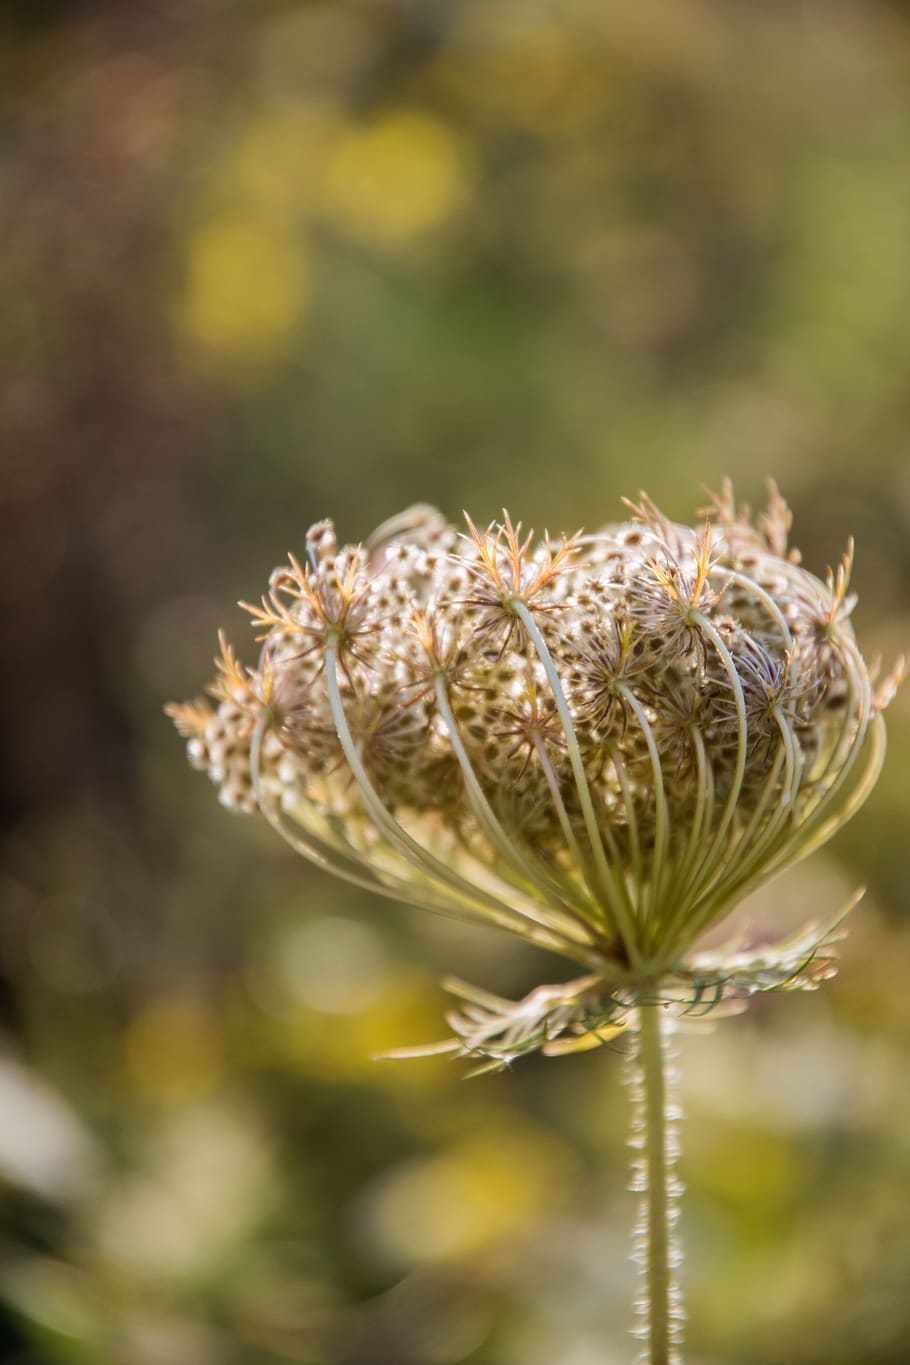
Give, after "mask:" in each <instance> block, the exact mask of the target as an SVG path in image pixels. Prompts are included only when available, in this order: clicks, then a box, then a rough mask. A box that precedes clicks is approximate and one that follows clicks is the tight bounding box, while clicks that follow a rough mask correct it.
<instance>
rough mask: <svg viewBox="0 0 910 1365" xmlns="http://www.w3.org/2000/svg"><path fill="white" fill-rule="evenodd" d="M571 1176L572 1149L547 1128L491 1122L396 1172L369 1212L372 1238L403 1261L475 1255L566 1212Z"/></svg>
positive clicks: (380, 1189) (377, 1192)
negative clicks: (563, 1208) (559, 1209)
mask: <svg viewBox="0 0 910 1365" xmlns="http://www.w3.org/2000/svg"><path fill="white" fill-rule="evenodd" d="M572 1173H573V1171H572V1162H571V1158H570V1157H569V1155H568V1153H567V1152H566V1149H565V1148H564V1147H563V1146H562V1145H561V1144H560V1143H559V1142H558V1140H557V1139H556V1138H555V1137H554V1136H552V1135H551V1134H549V1133H547V1132H546V1131H545V1130H544V1129H541V1128H539V1127H537V1126H536V1125H534V1124H531V1123H528V1122H524V1123H522V1124H521V1125H520V1126H519V1125H518V1124H501V1123H490V1124H489V1126H488V1127H487V1128H486V1129H485V1130H481V1131H479V1132H477V1133H476V1134H475V1135H473V1136H471V1137H469V1138H467V1139H465V1140H464V1141H461V1142H459V1143H456V1144H455V1145H454V1146H453V1147H451V1148H450V1149H449V1150H448V1151H445V1152H442V1153H441V1154H440V1155H439V1156H435V1157H430V1158H424V1159H420V1160H416V1161H412V1162H408V1163H407V1164H406V1165H404V1166H401V1167H399V1168H398V1170H396V1171H393V1172H391V1173H390V1174H389V1175H388V1176H387V1177H386V1178H385V1179H384V1181H383V1182H382V1184H381V1185H380V1186H379V1187H378V1188H377V1189H376V1190H375V1191H374V1192H373V1194H372V1196H371V1199H370V1201H369V1205H368V1208H367V1209H366V1211H365V1212H366V1221H367V1225H368V1228H369V1232H370V1236H371V1237H372V1238H373V1239H374V1241H375V1242H376V1243H377V1245H378V1246H379V1247H380V1248H381V1249H382V1250H383V1252H384V1253H385V1254H386V1255H387V1256H389V1257H390V1258H391V1259H392V1260H394V1261H395V1262H397V1263H404V1264H418V1263H420V1262H421V1261H428V1260H447V1259H449V1258H452V1257H456V1258H457V1257H461V1256H466V1255H471V1254H473V1253H475V1252H477V1251H479V1250H481V1249H482V1248H484V1247H486V1246H489V1245H491V1244H495V1243H497V1242H502V1241H508V1240H509V1239H511V1238H513V1237H516V1236H519V1235H521V1234H522V1233H524V1232H525V1231H526V1230H527V1229H528V1228H529V1227H531V1226H533V1225H534V1224H535V1223H537V1222H538V1221H539V1220H540V1219H541V1218H543V1217H545V1216H546V1215H547V1214H548V1213H550V1212H552V1211H553V1209H554V1208H557V1207H559V1206H560V1205H561V1203H562V1202H563V1201H564V1199H565V1198H566V1195H567V1191H568V1188H569V1185H570V1183H571V1178H572Z"/></svg>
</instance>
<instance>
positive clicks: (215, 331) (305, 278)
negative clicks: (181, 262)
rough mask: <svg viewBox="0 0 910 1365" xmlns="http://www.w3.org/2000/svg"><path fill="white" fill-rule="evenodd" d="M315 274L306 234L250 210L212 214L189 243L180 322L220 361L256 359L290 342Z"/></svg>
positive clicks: (270, 355)
mask: <svg viewBox="0 0 910 1365" xmlns="http://www.w3.org/2000/svg"><path fill="white" fill-rule="evenodd" d="M309 279H310V267H309V260H308V258H307V254H306V251H305V249H304V248H303V247H302V246H301V244H300V243H299V242H297V241H290V240H288V239H287V238H286V237H284V236H282V235H281V234H279V233H275V232H274V231H269V230H268V229H267V228H266V227H264V226H263V225H261V224H260V223H259V222H257V221H256V220H255V219H253V218H250V217H245V216H243V215H237V214H229V215H225V216H223V217H215V218H212V219H210V220H209V221H208V222H206V223H204V224H202V226H201V227H199V228H198V229H197V230H196V232H195V233H194V234H193V235H192V236H191V238H190V240H189V243H188V245H187V278H186V286H185V293H184V297H183V300H182V309H181V322H182V324H183V327H184V328H185V330H186V332H187V333H188V334H189V336H190V337H191V338H192V339H193V340H194V341H195V342H196V343H197V344H198V345H199V346H200V347H201V348H202V350H203V351H205V352H207V353H208V357H209V358H210V359H211V360H213V361H214V362H215V363H216V364H218V365H226V366H227V367H229V368H233V367H237V368H240V367H246V366H249V365H252V366H254V367H255V366H256V364H257V363H262V362H264V361H268V360H271V359H273V358H274V357H275V355H276V354H277V353H280V352H281V351H282V350H283V348H284V347H285V346H286V344H287V342H288V340H289V338H290V336H291V334H292V332H293V330H294V329H295V327H296V326H297V325H298V323H299V321H300V319H301V318H302V316H303V315H304V314H305V312H306V308H307V302H308V297H309Z"/></svg>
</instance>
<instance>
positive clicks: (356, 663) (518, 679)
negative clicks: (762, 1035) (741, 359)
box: [170, 488, 893, 1060]
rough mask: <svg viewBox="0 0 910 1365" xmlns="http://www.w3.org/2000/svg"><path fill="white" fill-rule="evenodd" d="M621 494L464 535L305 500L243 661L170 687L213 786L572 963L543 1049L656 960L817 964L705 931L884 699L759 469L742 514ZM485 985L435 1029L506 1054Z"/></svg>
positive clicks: (808, 815) (780, 973) (831, 791)
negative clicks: (805, 563) (750, 503)
mask: <svg viewBox="0 0 910 1365" xmlns="http://www.w3.org/2000/svg"><path fill="white" fill-rule="evenodd" d="M630 506H631V510H632V520H630V521H628V522H625V523H623V524H621V525H613V526H608V527H606V528H605V529H604V530H602V531H599V532H597V533H595V534H588V535H582V534H580V533H579V534H578V535H575V536H572V537H568V538H563V539H561V540H560V541H559V542H557V543H553V542H552V541H551V540H550V539H549V538H548V537H544V539H543V540H542V541H540V542H537V543H536V544H535V542H534V539H533V536H531V535H527V534H524V533H522V530H521V526H520V524H513V522H512V521H511V519H510V517H509V516H508V514H504V516H503V520H502V522H501V523H494V524H492V525H490V526H488V527H487V528H486V530H485V531H479V530H478V529H477V527H476V526H475V525H474V523H473V522H472V521H471V520H470V519H469V518H467V519H466V521H467V529H466V532H465V533H459V532H458V531H457V530H456V529H455V528H454V527H452V526H450V525H448V524H447V523H446V521H445V520H444V519H443V518H442V516H441V515H440V514H439V513H437V512H435V511H434V510H433V509H431V508H426V507H419V508H415V509H413V510H412V511H411V512H410V513H404V514H402V515H401V516H399V517H396V518H394V519H393V520H392V521H391V522H388V523H386V524H385V525H384V526H383V527H380V528H379V530H378V531H377V532H376V533H374V535H373V536H372V537H371V538H370V539H369V540H368V542H367V543H366V545H364V546H346V547H342V548H339V546H338V544H337V541H336V537H335V533H334V528H333V527H332V525H331V523H329V522H321V523H319V524H318V525H317V526H315V527H313V528H312V529H311V531H310V532H309V534H308V536H307V543H306V560H305V562H304V563H303V564H301V563H299V562H298V561H297V560H296V559H294V558H293V557H292V558H291V560H290V563H289V566H288V567H285V568H280V569H276V570H275V572H274V573H273V575H272V579H271V582H270V586H269V591H268V593H267V594H266V596H265V597H263V599H262V602H261V605H260V606H256V607H250V608H248V610H249V611H250V613H251V615H252V616H253V619H254V622H255V624H256V625H257V627H258V628H259V632H260V633H259V639H260V641H261V644H262V649H261V653H260V657H259V662H258V665H257V666H256V668H254V669H251V670H249V671H247V672H244V671H243V670H242V669H241V667H240V666H239V664H238V663H237V660H236V657H235V656H234V654H233V652H232V651H231V650H230V648H229V647H228V646H227V645H226V644H222V656H221V660H220V663H219V666H218V670H219V671H218V677H217V679H216V682H215V684H214V685H213V687H212V689H210V690H211V693H212V696H213V699H214V701H215V703H216V704H215V706H214V707H213V706H209V705H208V704H207V703H194V704H192V705H189V706H176V707H172V708H170V714H171V715H172V716H173V718H174V720H175V722H176V723H177V725H178V728H179V729H180V731H181V733H182V734H184V735H185V736H186V737H187V739H188V747H189V755H190V759H191V761H192V762H193V764H194V766H196V767H199V768H202V769H204V770H207V771H208V773H209V776H210V777H211V779H212V780H213V781H214V782H215V783H216V785H217V786H218V788H219V793H220V796H221V799H222V801H223V802H224V803H225V804H226V805H228V806H231V807H234V808H236V809H239V810H243V811H256V810H258V811H259V812H260V813H261V814H262V815H263V816H264V817H265V818H266V819H267V820H268V821H269V822H270V823H271V824H272V825H274V827H275V828H276V829H277V830H278V831H279V832H280V833H281V834H282V835H283V836H284V837H285V838H286V839H287V840H288V842H289V843H291V844H292V846H293V847H294V848H296V849H297V850H298V851H299V852H301V853H303V854H304V855H305V856H307V857H308V858H310V859H312V860H313V861H314V862H316V863H318V864H319V865H320V866H322V867H324V868H326V869H327V870H329V871H331V872H334V873H336V874H337V875H339V876H341V877H345V878H347V879H348V880H350V881H353V882H356V883H357V884H359V885H362V886H367V887H369V888H371V889H372V890H375V891H377V892H380V893H382V894H385V895H388V896H391V897H394V898H396V899H399V900H403V901H406V902H409V903H412V904H419V905H423V906H426V907H428V908H431V909H435V910H439V911H442V912H444V913H448V914H453V915H457V916H459V917H462V918H467V919H471V920H474V921H479V922H485V923H492V924H495V925H497V926H499V927H500V928H502V929H506V930H508V931H510V932H512V933H515V934H518V935H520V936H521V937H523V938H525V939H527V940H528V941H530V942H532V943H535V944H539V945H541V946H543V947H546V948H549V949H553V950H555V951H558V952H561V953H563V954H564V955H565V956H566V957H568V958H570V959H572V960H574V961H576V962H578V963H580V964H582V965H583V967H584V968H585V970H586V972H587V973H588V975H587V976H585V977H584V978H582V980H581V982H580V983H574V986H573V983H568V985H567V986H566V987H563V988H558V989H557V988H552V990H551V988H546V989H545V990H538V991H537V992H535V993H534V996H533V1001H534V1006H533V1008H531V1007H529V1006H528V1004H527V1002H524V1003H523V1005H522V1006H521V1007H516V1008H519V1009H520V1010H521V1011H523V1012H522V1013H521V1016H520V1027H518V1029H517V1033H516V1029H515V1028H512V1029H511V1032H510V1027H509V1020H508V1017H507V1016H503V1017H505V1023H504V1024H503V1030H504V1036H506V1037H507V1038H517V1037H520V1038H521V1039H523V1040H524V1039H531V1040H533V1045H534V1046H537V1045H540V1042H541V1040H543V1042H544V1043H545V1045H546V1046H547V1047H548V1048H549V1049H550V1050H551V1051H552V1050H558V1049H557V1048H556V1046H555V1045H556V1044H557V1042H558V1037H559V1035H560V1034H561V1033H564V1032H568V1033H569V1034H570V1035H575V1034H577V1035H578V1036H580V1037H586V1036H588V1035H589V1034H599V1035H600V1036H601V1037H602V1036H604V1030H607V1033H609V1032H610V1031H611V1030H612V1029H613V1027H614V1024H615V1022H616V1020H617V1019H620V1020H621V1018H622V1016H623V1011H624V1010H625V1009H628V1008H629V1007H630V1006H631V1005H632V1004H634V1003H635V1001H636V1000H637V999H640V998H642V994H643V993H645V994H647V993H648V992H652V993H653V992H654V991H655V990H657V989H667V988H668V986H667V983H672V982H676V983H677V984H679V983H682V987H681V989H683V991H684V994H685V993H686V992H688V995H687V996H686V998H687V999H689V1000H690V1002H691V1000H692V999H697V1000H699V1001H700V1000H701V998H702V997H703V996H704V995H705V994H706V993H707V994H708V996H710V994H711V992H714V993H715V994H717V995H718V998H719V997H720V995H723V994H724V993H726V994H730V993H734V994H736V993H737V992H738V993H739V994H748V993H749V991H750V990H751V989H768V988H772V987H773V988H779V987H781V986H783V985H785V984H791V985H792V984H794V983H796V984H803V985H814V984H816V983H817V980H818V979H819V977H820V975H824V974H825V972H824V971H823V970H822V969H821V968H820V966H819V963H820V962H821V963H823V964H825V966H827V965H828V964H829V963H830V954H827V955H826V954H825V951H823V949H822V948H820V947H819V944H822V945H824V946H825V948H826V946H827V944H828V942H829V939H828V937H826V936H825V935H823V936H822V939H821V940H815V941H814V943H815V947H814V948H813V947H812V946H811V945H810V946H809V947H808V948H807V946H806V942H805V941H804V940H803V939H800V940H798V941H797V945H796V948H795V949H794V947H793V944H792V943H791V944H789V945H787V946H786V950H784V951H783V952H782V955H778V958H777V959H773V954H772V955H771V956H769V955H768V954H765V956H764V957H763V958H761V960H760V961H759V960H758V959H756V960H755V962H754V963H753V964H752V967H751V968H750V970H751V971H752V975H751V977H750V976H749V972H748V971H747V970H746V967H747V966H748V964H745V965H744V960H742V959H737V960H736V961H735V962H732V963H731V966H730V970H729V971H728V972H726V973H725V970H724V968H723V966H722V964H718V963H717V962H716V961H715V960H711V961H710V962H709V961H708V960H707V959H704V960H701V961H700V959H699V956H698V953H697V940H698V939H699V937H700V936H701V935H702V934H703V933H704V932H705V931H706V930H707V929H708V928H710V927H711V926H712V925H713V924H715V923H716V922H717V921H718V920H719V919H720V918H721V917H722V916H723V915H724V914H725V913H726V912H727V911H728V910H729V909H730V908H731V907H732V906H733V905H734V904H736V903H737V902H738V901H739V900H740V899H742V897H744V896H745V895H746V894H747V893H748V892H750V891H751V890H752V889H754V887H756V886H757V885H758V884H759V883H761V882H763V881H765V880H766V879H767V878H768V877H770V876H772V875H773V874H775V873H777V872H779V871H780V870H781V869H783V868H784V867H787V866H789V865H790V864H792V863H793V862H795V861H796V860H797V859H799V858H801V857H803V856H805V855H806V854H807V853H809V852H810V851H812V850H813V849H815V848H817V847H818V846H819V845H820V844H821V843H823V842H824V841H825V840H826V839H828V838H829V837H830V836H831V835H832V834H833V833H834V832H835V831H836V830H837V829H838V828H839V827H840V825H841V824H842V823H843V822H844V821H845V820H846V819H847V818H848V817H849V816H850V815H851V814H852V813H853V812H854V811H855V810H856V809H857V807H858V806H859V804H860V803H861V802H862V801H863V799H864V798H865V796H866V795H867V794H868V792H869V790H870V789H871V786H872V784H873V782H874V780H875V777H876V775H877V772H878V769H879V766H880V764H881V760H882V757H883V753H884V739H883V724H882V720H881V716H880V714H879V712H880V710H881V707H882V705H883V704H884V702H885V701H886V700H888V699H890V694H891V693H892V692H893V685H891V686H889V685H886V686H885V687H884V688H883V689H881V690H880V692H879V693H878V694H877V695H876V694H874V692H873V688H872V683H871V681H870V675H869V670H868V669H867V667H866V665H865V663H864V661H863V659H862V656H861V655H860V652H859V650H858V648H857V645H856V640H855V637H854V633H853V629H852V625H851V623H850V620H849V616H850V611H851V609H852V606H853V602H854V599H853V597H852V596H851V595H850V593H849V571H850V557H849V556H848V557H846V558H845V560H844V563H843V564H842V565H841V567H840V569H839V570H838V571H837V572H836V573H833V574H832V573H829V575H828V578H827V580H825V581H822V580H820V579H818V578H816V577H814V576H813V575H812V574H810V573H808V572H807V571H806V570H805V569H803V568H802V567H801V566H800V564H799V556H798V554H796V553H795V552H793V551H790V550H788V548H787V533H788V530H789V523H790V517H789V511H788V509H787V508H786V505H785V504H784V503H783V500H782V499H781V498H780V495H779V494H778V493H777V491H776V489H773V488H772V495H771V503H770V507H769V509H768V512H767V513H766V514H765V515H764V516H762V517H760V518H758V520H757V521H755V522H753V521H752V519H751V518H750V516H749V515H748V513H747V512H746V511H745V510H743V509H740V508H737V507H736V505H735V503H734V502H733V498H732V493H731V492H730V490H729V488H725V489H724V491H723V493H722V494H721V495H720V496H719V497H717V498H715V499H714V506H713V517H714V520H713V522H712V520H711V519H710V518H709V520H708V521H707V522H706V523H705V525H704V527H703V528H702V529H700V530H693V529H691V528H689V527H687V526H681V525H676V524H674V523H672V522H670V521H668V520H667V518H666V517H664V516H663V515H662V514H661V513H660V512H659V511H658V509H657V508H656V507H655V506H654V505H653V503H651V502H650V501H649V500H648V499H646V498H642V500H641V502H640V504H638V505H635V506H632V505H630ZM788 954H789V955H788ZM819 954H820V956H819ZM772 959H773V960H772ZM812 964H814V966H813V965H812ZM750 981H751V982H752V983H753V984H752V985H751V986H750V985H749V982H750ZM548 991H549V992H550V994H548V993H547V992H548ZM529 999H531V998H530V997H529ZM502 1004H503V1002H497V1009H499V1006H501V1005H502ZM474 1008H475V1016H474V1017H473V1019H472V1020H469V1021H468V1022H467V1023H466V1022H465V1020H464V1018H463V1017H462V1016H455V1017H454V1019H455V1032H456V1035H457V1037H456V1042H455V1043H454V1044H453V1046H454V1047H458V1048H459V1049H460V1050H461V1051H471V1052H477V1051H479V1052H480V1053H481V1054H482V1055H487V1053H488V1054H489V1055H490V1056H492V1057H493V1058H494V1059H495V1060H499V1059H500V1058H501V1056H502V1055H503V1052H502V1049H501V1048H500V1051H499V1052H497V1051H496V1050H495V1048H493V1047H492V1044H491V1045H490V1046H489V1047H487V1044H488V1043H489V1042H490V1040H491V1039H493V1038H494V1037H495V1036H498V1035H497V1023H498V1021H499V1019H500V1016H501V1015H502V1011H501V1009H500V1010H499V1014H497V1013H496V1010H495V1009H494V1010H493V1011H492V1012H491V1011H490V1010H489V1009H487V1010H486V1012H485V1013H483V1014H482V1017H481V1018H480V1022H479V1023H478V1018H477V1016H476V1009H477V1008H478V1006H477V1002H476V1000H475V1002H474ZM535 1009H536V1011H537V1013H536V1014H535V1013H534V1010H535ZM532 1015H533V1019H532V1018H531V1016H532ZM494 1016H495V1019H494ZM491 1020H493V1022H491ZM529 1020H530V1021H531V1022H530V1023H529ZM535 1020H536V1023H535V1022H534V1021H535ZM554 1021H555V1022H554ZM512 1022H513V1024H514V1023H515V1021H514V1020H513V1021H512ZM538 1025H539V1027H538ZM481 1037H482V1039H485V1040H486V1042H485V1043H478V1041H477V1040H478V1038H481ZM466 1040H467V1041H466ZM485 1048H486V1052H485ZM518 1050H521V1049H520V1048H519V1049H518ZM505 1051H506V1052H508V1045H506V1047H505Z"/></svg>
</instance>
